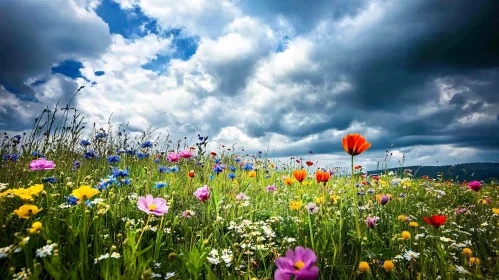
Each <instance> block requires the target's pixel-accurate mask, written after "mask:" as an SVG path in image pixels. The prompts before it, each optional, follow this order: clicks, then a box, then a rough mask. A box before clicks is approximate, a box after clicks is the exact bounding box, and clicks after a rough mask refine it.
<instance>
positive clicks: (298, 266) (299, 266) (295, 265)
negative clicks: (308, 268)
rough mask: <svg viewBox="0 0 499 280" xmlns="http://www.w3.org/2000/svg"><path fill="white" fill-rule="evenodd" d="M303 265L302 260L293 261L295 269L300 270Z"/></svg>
mask: <svg viewBox="0 0 499 280" xmlns="http://www.w3.org/2000/svg"><path fill="white" fill-rule="evenodd" d="M304 266H305V263H304V262H295V264H294V267H295V268H296V270H300V269H302V268H303V267H304Z"/></svg>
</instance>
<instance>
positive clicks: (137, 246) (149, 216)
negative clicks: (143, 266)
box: [135, 215, 151, 251]
mask: <svg viewBox="0 0 499 280" xmlns="http://www.w3.org/2000/svg"><path fill="white" fill-rule="evenodd" d="M150 219H151V215H148V216H147V222H146V225H145V226H144V227H143V228H142V232H140V236H139V240H137V245H136V246H135V251H137V249H138V248H139V244H140V240H142V236H143V235H144V232H145V231H146V230H147V226H148V225H149V220H150Z"/></svg>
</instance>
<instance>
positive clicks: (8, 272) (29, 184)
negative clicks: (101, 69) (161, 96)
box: [0, 108, 499, 280]
mask: <svg viewBox="0 0 499 280" xmlns="http://www.w3.org/2000/svg"><path fill="white" fill-rule="evenodd" d="M73 113H74V114H73ZM84 124H85V122H84V120H83V117H82V116H80V115H79V114H78V113H77V112H72V110H71V109H70V108H65V110H62V111H57V110H48V109H47V110H45V111H44V112H43V114H42V115H41V116H40V117H39V118H37V120H36V122H35V124H34V126H33V129H32V131H31V133H29V134H23V135H21V134H20V135H15V136H4V139H3V142H2V143H1V145H2V146H1V150H2V159H1V168H0V188H1V189H0V223H1V229H0V230H1V231H0V279H153V278H158V279H262V280H263V279H277V280H285V279H296V280H308V279H499V262H498V254H499V239H498V238H499V204H498V194H499V187H498V184H497V183H496V182H494V181H487V182H485V181H472V182H464V181H459V180H458V178H445V177H444V176H439V177H437V178H430V177H428V176H425V174H418V172H417V170H408V169H404V168H403V167H401V168H400V171H399V172H388V171H386V172H380V173H379V174H369V173H368V172H365V170H363V168H362V167H361V166H357V165H355V161H356V159H358V158H359V157H363V156H364V154H363V152H364V151H366V150H368V149H369V148H370V147H371V146H375V145H376V143H370V142H369V139H366V138H364V137H363V136H362V135H359V134H348V135H344V138H343V142H342V143H337V145H338V146H342V147H343V148H344V150H345V152H346V153H347V154H348V155H349V157H350V159H351V161H348V162H345V164H344V166H345V168H344V169H338V168H333V167H331V166H327V165H321V163H320V162H311V161H309V160H307V157H306V156H305V157H303V158H299V159H298V158H289V160H287V161H282V160H276V159H273V158H269V157H268V155H267V153H266V152H258V153H256V154H247V153H246V152H245V151H244V150H243V149H242V148H238V147H237V145H236V146H234V145H232V146H229V145H227V146H224V145H219V146H212V145H210V142H209V137H205V136H202V135H197V136H195V137H194V138H187V137H186V138H182V139H180V140H178V141H176V140H177V139H173V140H172V139H169V137H168V136H161V135H160V136H158V135H156V134H155V131H154V130H148V131H146V132H144V133H141V134H140V135H138V134H133V133H131V132H129V131H127V129H126V127H113V126H112V125H109V127H108V128H105V129H104V128H102V129H97V128H95V127H94V128H92V129H90V130H89V129H88V128H84V127H83V126H84ZM85 131H88V132H85Z"/></svg>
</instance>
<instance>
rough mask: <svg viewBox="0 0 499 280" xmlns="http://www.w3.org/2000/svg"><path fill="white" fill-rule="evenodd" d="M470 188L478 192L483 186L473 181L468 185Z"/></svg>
mask: <svg viewBox="0 0 499 280" xmlns="http://www.w3.org/2000/svg"><path fill="white" fill-rule="evenodd" d="M468 188H470V189H472V190H474V191H476V192H477V191H479V190H480V189H481V188H482V184H481V183H480V182H478V181H472V182H469V183H468Z"/></svg>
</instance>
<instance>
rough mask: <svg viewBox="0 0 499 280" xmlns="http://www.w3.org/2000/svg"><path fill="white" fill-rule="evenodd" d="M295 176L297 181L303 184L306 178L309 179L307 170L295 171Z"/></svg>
mask: <svg viewBox="0 0 499 280" xmlns="http://www.w3.org/2000/svg"><path fill="white" fill-rule="evenodd" d="M293 176H294V177H295V179H296V181H298V182H300V183H301V182H303V180H305V177H307V170H305V169H301V170H295V171H293Z"/></svg>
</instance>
